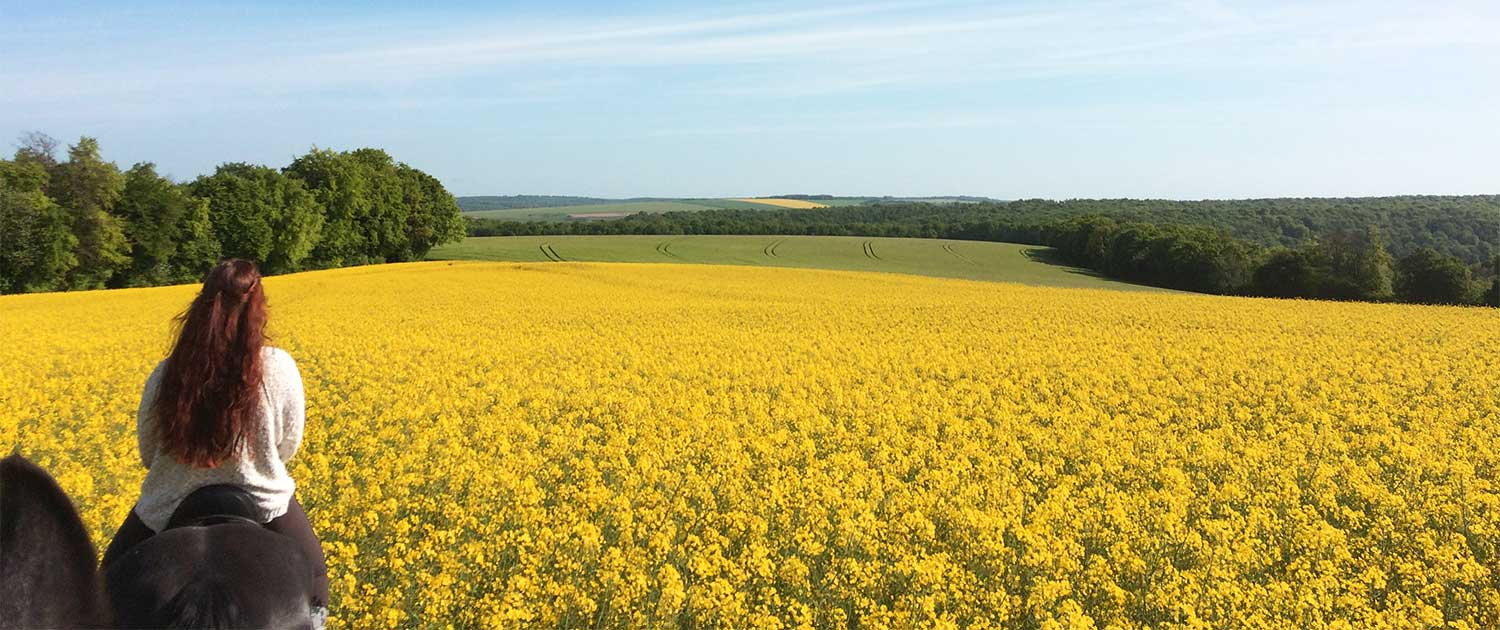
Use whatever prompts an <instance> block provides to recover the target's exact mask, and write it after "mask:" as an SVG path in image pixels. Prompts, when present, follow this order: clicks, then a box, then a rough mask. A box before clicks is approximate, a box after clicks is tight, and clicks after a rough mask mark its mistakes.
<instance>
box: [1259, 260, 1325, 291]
mask: <svg viewBox="0 0 1500 630" xmlns="http://www.w3.org/2000/svg"><path fill="white" fill-rule="evenodd" d="M1251 292H1252V293H1254V294H1255V295H1263V296H1266V297H1280V298H1293V297H1313V296H1315V295H1317V294H1318V272H1317V270H1316V269H1315V268H1314V267H1313V264H1312V261H1311V260H1310V257H1309V256H1308V253H1307V252H1306V251H1302V250H1295V249H1283V250H1278V251H1276V252H1274V253H1272V254H1271V255H1270V256H1269V257H1267V258H1266V261H1265V262H1264V263H1261V265H1260V267H1257V268H1256V269H1255V275H1254V279H1253V280H1252V281H1251Z"/></svg>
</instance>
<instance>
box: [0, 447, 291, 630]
mask: <svg viewBox="0 0 1500 630" xmlns="http://www.w3.org/2000/svg"><path fill="white" fill-rule="evenodd" d="M247 506H248V497H246V496H245V495H244V493H243V491H240V490H238V489H235V488H232V487H227V486H213V487H209V488H205V489H202V490H200V491H198V492H194V493H193V494H192V495H190V496H189V497H188V498H187V499H185V500H184V501H183V502H182V505H181V506H179V507H178V509H177V511H176V512H174V513H173V515H172V519H171V522H170V524H169V525H168V526H167V528H166V529H164V530H162V531H161V532H160V533H158V534H157V535H155V536H152V537H151V538H150V539H148V540H146V541H145V542H142V543H140V544H139V545H136V546H135V547H133V548H131V549H130V550H129V551H127V552H126V553H125V554H124V555H123V556H121V557H120V558H119V559H118V560H116V561H114V562H113V563H112V564H110V565H109V566H108V567H105V569H104V570H103V571H102V575H101V572H100V571H99V570H96V568H95V558H96V556H95V553H94V545H93V543H92V542H91V541H90V540H89V535H88V531H87V530H86V529H84V526H83V521H82V520H81V519H80V518H79V517H78V511H77V510H76V509H74V507H73V503H72V501H70V500H69V499H68V496H67V494H65V493H64V492H63V490H62V488H61V487H59V486H58V485H57V482H56V481H54V480H53V479H52V477H51V476H50V475H48V474H47V473H46V471H44V470H42V469H41V468H39V467H37V466H36V465H35V464H32V463H31V462H29V461H27V460H26V459H25V458H23V457H21V456H20V455H11V456H10V457H7V458H5V459H3V460H0V628H6V627H18V628H33V627H44V628H67V627H123V628H315V627H317V626H318V625H321V620H315V619H314V617H313V611H312V607H311V598H310V594H311V593H312V573H311V570H310V568H309V566H310V565H309V564H308V563H307V560H306V559H305V558H304V557H303V555H302V553H301V551H299V550H298V548H297V546H296V545H295V544H294V543H293V542H292V541H291V539H289V538H287V537H285V536H282V535H280V534H277V533H275V532H272V531H270V530H267V529H265V528H264V527H262V526H261V525H260V524H259V523H257V522H255V521H253V520H250V519H249V518H248V517H247V516H246V514H249V512H247V511H246V510H245V508H246V507H247Z"/></svg>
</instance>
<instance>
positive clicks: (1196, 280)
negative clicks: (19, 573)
mask: <svg viewBox="0 0 1500 630" xmlns="http://www.w3.org/2000/svg"><path fill="white" fill-rule="evenodd" d="M1422 200H1425V201H1422ZM1127 201H1130V200H1127ZM1296 201H1298V202H1302V205H1297V204H1284V205H1283V206H1281V207H1301V208H1304V209H1316V210H1318V213H1313V212H1311V210H1309V211H1308V212H1304V213H1302V214H1300V215H1298V216H1300V217H1301V218H1300V219H1296V220H1295V221H1294V223H1295V224H1297V225H1302V226H1304V227H1306V226H1308V225H1317V226H1319V227H1318V229H1317V230H1312V229H1310V228H1309V229H1306V230H1305V231H1303V232H1301V233H1300V237H1299V238H1297V239H1292V240H1290V241H1286V242H1284V241H1283V239H1282V238H1279V237H1278V238H1267V239H1264V240H1254V239H1249V238H1245V237H1242V236H1239V235H1237V234H1235V233H1234V232H1233V231H1232V229H1231V228H1232V227H1233V226H1234V225H1237V223H1236V222H1235V220H1234V217H1233V216H1229V217H1228V218H1225V217H1220V216H1218V215H1214V214H1213V213H1211V212H1209V211H1208V210H1207V209H1203V210H1202V211H1201V212H1199V211H1195V213H1194V216H1196V217H1197V218H1198V219H1199V222H1196V223H1194V222H1170V221H1165V220H1158V221H1146V220H1140V219H1137V218H1135V217H1138V216H1141V215H1142V214H1146V215H1148V216H1152V217H1154V218H1156V219H1164V218H1167V217H1175V216H1181V215H1183V214H1184V213H1183V209H1184V208H1192V207H1194V206H1192V204H1194V203H1203V204H1206V207H1207V208H1208V209H1212V208H1221V207H1224V204H1228V205H1234V204H1236V203H1239V202H1165V203H1166V204H1167V206H1166V207H1169V208H1173V209H1174V210H1173V211H1172V212H1171V213H1166V212H1163V213H1157V214H1151V213H1144V212H1136V211H1134V210H1131V208H1136V209H1137V210H1138V209H1139V208H1150V207H1154V206H1153V205H1152V204H1151V203H1146V202H1143V203H1141V204H1139V205H1138V204H1137V203H1136V202H1134V201H1130V203H1126V204H1124V205H1123V206H1121V207H1122V208H1124V210H1123V211H1121V212H1120V213H1119V214H1101V213H1099V212H1093V211H1095V210H1098V209H1100V208H1101V207H1103V208H1107V207H1111V206H1108V205H1107V203H1106V202H1096V201H1076V202H1052V201H1022V202H1007V203H976V204H924V203H907V204H879V205H868V206H848V207H834V208H820V209H817V210H764V211H758V210H705V211H699V212H667V213H661V214H646V213H640V214H635V215H631V216H628V217H623V218H621V219H617V220H612V221H564V222H546V221H535V222H522V221H504V220H493V219H474V218H470V219H468V221H469V224H468V225H469V228H468V229H469V234H471V235H474V236H517V235H544V234H548V235H550V234H600V235H603V234H786V235H793V234H801V235H828V236H890V237H915V238H948V239H962V240H979V241H1001V242H1011V243H1024V244H1031V245H1040V246H1048V247H1053V248H1055V249H1056V250H1057V252H1058V255H1059V256H1061V257H1062V259H1063V261H1065V262H1067V263H1069V264H1073V265H1077V266H1081V267H1086V268H1089V269H1093V270H1095V271H1097V272H1099V273H1101V274H1103V275H1106V276H1110V277H1115V278H1120V279H1124V280H1129V281H1132V282H1139V283H1143V284H1151V285H1155V286H1162V287H1168V288H1176V289H1183V290H1189V291H1197V292H1202V293H1217V294H1235V295H1258V296H1270V297H1302V298H1318V299H1336V300H1367V301H1406V302H1417V303H1432V304H1477V303H1485V304H1491V305H1496V306H1500V259H1497V258H1495V257H1491V258H1490V259H1486V260H1483V261H1482V262H1478V263H1475V262H1472V261H1468V260H1464V259H1462V258H1460V257H1458V256H1456V255H1454V254H1452V253H1449V252H1451V251H1454V250H1453V249H1452V248H1447V250H1446V251H1445V250H1444V249H1440V248H1438V247H1434V246H1432V245H1431V243H1433V242H1434V239H1433V238H1432V237H1431V236H1423V237H1420V238H1418V237H1415V236H1413V234H1414V233H1413V232H1411V231H1410V230H1395V229H1392V228H1391V227H1390V226H1391V225H1392V224H1393V223H1392V221H1391V220H1390V217H1391V216H1402V217H1405V218H1403V219H1402V220H1401V222H1400V224H1401V225H1408V224H1409V223H1411V222H1413V221H1416V220H1417V218H1416V217H1417V214H1414V213H1416V210H1415V209H1416V208H1429V210H1430V214H1431V215H1432V216H1430V217H1429V222H1430V223H1431V224H1433V225H1448V226H1449V228H1448V229H1447V231H1446V232H1444V233H1446V234H1460V233H1464V234H1467V235H1468V236H1466V237H1465V238H1464V239H1463V240H1462V242H1463V243H1464V244H1465V245H1466V249H1465V250H1463V251H1469V252H1471V255H1474V256H1477V255H1478V254H1477V253H1472V252H1481V251H1491V250H1493V251H1496V252H1500V231H1496V232H1495V234H1496V238H1494V239H1493V240H1486V239H1485V238H1480V237H1479V236H1477V235H1478V234H1482V233H1487V232H1486V231H1485V230H1486V229H1487V228H1486V227H1485V226H1486V225H1488V223H1486V222H1487V221H1489V220H1490V219H1491V218H1496V219H1500V198H1495V197H1441V198H1439V197H1433V198H1419V197H1413V198H1395V197H1392V198H1374V199H1371V200H1370V206H1371V207H1373V208H1382V209H1383V210H1380V211H1378V212H1377V211H1376V210H1372V209H1370V208H1366V207H1363V206H1360V205H1359V204H1357V203H1355V202H1354V201H1351V200H1296ZM1453 207H1461V208H1466V209H1467V210H1465V211H1464V212H1467V213H1468V215H1472V216H1474V217H1484V220H1483V221H1480V220H1477V219H1476V220H1475V221H1473V222H1469V223H1466V222H1464V221H1460V220H1456V219H1452V217H1451V216H1448V210H1451V209H1452V208H1453ZM1347 208H1360V210H1359V211H1358V212H1354V213H1353V216H1375V215H1380V216H1384V217H1386V219H1384V220H1381V221H1371V222H1370V223H1366V224H1359V223H1357V222H1356V221H1354V220H1353V219H1350V218H1349V217H1348V216H1344V215H1338V212H1337V211H1336V210H1338V209H1347ZM1396 208H1405V210H1401V211H1399V212H1397V211H1396V210H1394V209H1396ZM1085 210H1087V211H1090V212H1088V213H1082V214H1080V212H1082V211H1085ZM1319 213H1330V216H1327V217H1323V216H1322V215H1321V214H1319ZM1240 214H1241V215H1244V214H1245V213H1244V212H1241V213H1240ZM1460 214H1463V213H1460ZM1334 215H1337V216H1334ZM1267 216H1269V215H1267ZM1444 216H1448V219H1446V220H1445V219H1444V218H1443V217H1444ZM1315 217H1321V218H1318V219H1317V220H1316V221H1315V220H1314V218H1315ZM1287 221H1293V220H1292V219H1287ZM1445 221H1446V223H1445ZM1241 225H1242V227H1243V226H1244V225H1249V224H1248V223H1245V224H1241ZM1435 229H1436V228H1435ZM1393 232H1394V233H1395V234H1397V235H1398V236H1400V238H1401V240H1400V242H1399V243H1398V244H1393V241H1392V239H1391V237H1390V236H1389V235H1390V234H1391V233H1393ZM1279 233H1280V234H1282V235H1283V236H1285V235H1286V234H1287V232H1286V231H1281V232H1279ZM1476 272H1477V273H1476ZM1480 277H1484V278H1488V280H1479V279H1476V278H1480ZM1486 287H1487V288H1486Z"/></svg>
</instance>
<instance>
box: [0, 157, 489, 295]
mask: <svg viewBox="0 0 1500 630" xmlns="http://www.w3.org/2000/svg"><path fill="white" fill-rule="evenodd" d="M463 235H464V224H463V219H462V218H460V214H459V210H458V205H457V203H456V202H455V201H454V198H453V195H451V194H449V193H448V191H447V190H446V189H444V188H443V185H442V183H441V182H439V181H438V180H437V179H435V178H433V177H432V176H430V175H428V174H426V173H423V172H422V171H420V170H417V169H415V168H412V167H410V166H407V165H406V164H403V163H400V162H397V161H395V160H394V159H392V158H391V156H390V155H387V154H386V153H385V152H384V151H381V150H379V149H358V150H354V151H345V152H335V151H329V150H323V149H316V148H315V149H313V150H312V151H310V152H308V153H307V154H306V155H303V156H301V157H299V158H297V159H296V160H294V161H293V162H292V163H291V164H290V165H288V166H287V167H286V168H283V169H280V170H277V169H274V168H270V167H266V166H258V165H253V164H241V163H231V164H223V165H220V166H219V167H218V168H217V169H215V171H214V172H213V173H212V174H209V175H204V176H201V177H198V178H197V179H195V180H193V181H191V182H185V183H178V182H174V181H172V180H170V179H168V178H166V177H164V176H162V175H161V174H159V173H157V172H156V167H155V165H153V164H151V163H149V162H142V163H139V164H136V165H134V166H132V167H131V168H130V169H128V170H126V171H124V172H121V171H120V169H119V168H118V167H117V166H115V164H114V163H112V162H107V161H105V160H104V159H103V158H102V157H101V156H100V152H99V143H98V142H96V141H95V140H94V139H93V138H81V139H79V141H78V143H77V144H74V145H72V146H71V147H68V149H67V152H66V155H65V156H62V157H61V158H60V157H59V156H58V143H57V141H56V140H53V139H52V138H50V137H48V136H46V135H43V134H38V133H32V134H28V135H26V136H25V137H23V138H22V141H21V146H20V148H19V149H17V151H16V153H15V155H14V157H13V159H11V160H0V293H22V292H34V291H64V290H79V289H98V288H105V287H137V286H151V285H160V284H174V283H182V282H193V281H196V280H198V279H199V278H200V277H201V275H202V273H203V272H204V271H205V270H207V269H208V268H209V267H210V266H212V265H213V264H214V263H215V262H216V261H217V260H219V259H220V258H224V257H234V258H246V259H250V260H254V261H256V262H257V263H258V264H259V265H260V267H261V270H262V271H263V272H264V273H268V274H275V273H285V272H290V271H298V270H302V269H323V268H330V267H341V266H347V265H360V264H367V263H376V262H396V261H406V260H418V259H421V258H422V257H424V256H426V254H427V251H428V250H430V249H431V248H432V247H434V246H437V245H440V244H442V243H448V242H453V241H457V240H459V239H462V238H463Z"/></svg>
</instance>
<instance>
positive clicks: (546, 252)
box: [537, 243, 567, 262]
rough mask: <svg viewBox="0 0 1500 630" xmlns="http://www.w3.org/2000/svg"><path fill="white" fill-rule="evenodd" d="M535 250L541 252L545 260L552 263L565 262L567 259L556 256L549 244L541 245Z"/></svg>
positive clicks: (555, 251)
mask: <svg viewBox="0 0 1500 630" xmlns="http://www.w3.org/2000/svg"><path fill="white" fill-rule="evenodd" d="M537 249H540V250H542V255H543V256H546V257H547V260H550V261H552V262H567V259H566V258H563V257H562V256H561V255H560V254H558V253H557V250H555V249H552V244H551V243H542V244H541V245H539V246H537Z"/></svg>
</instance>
